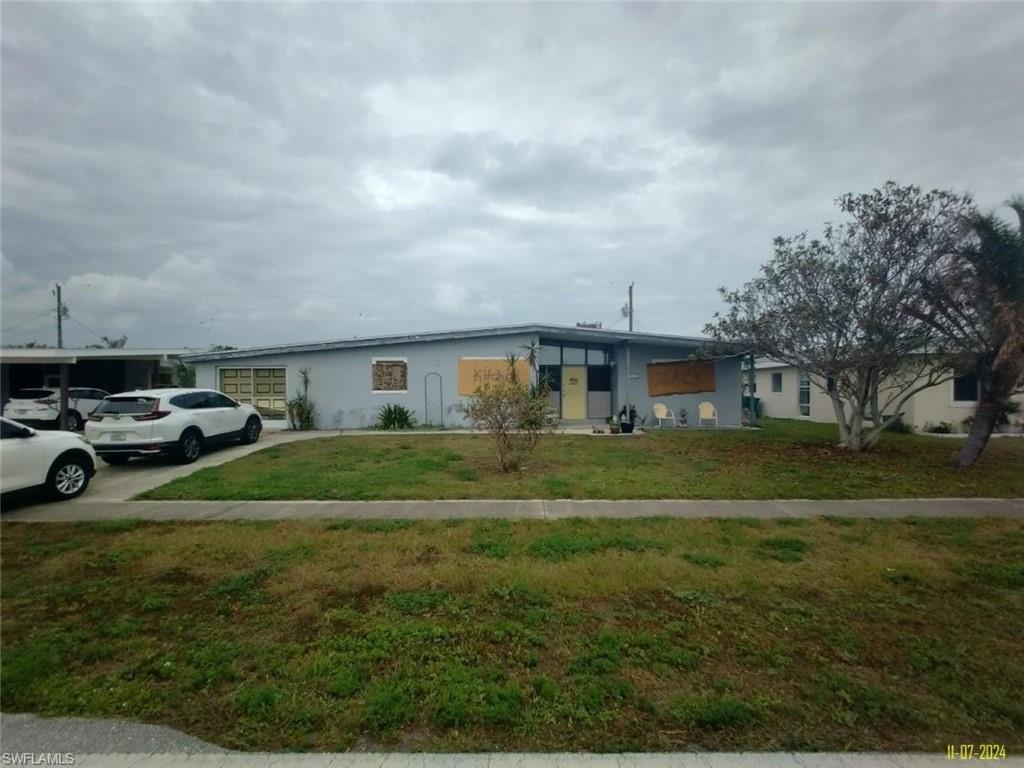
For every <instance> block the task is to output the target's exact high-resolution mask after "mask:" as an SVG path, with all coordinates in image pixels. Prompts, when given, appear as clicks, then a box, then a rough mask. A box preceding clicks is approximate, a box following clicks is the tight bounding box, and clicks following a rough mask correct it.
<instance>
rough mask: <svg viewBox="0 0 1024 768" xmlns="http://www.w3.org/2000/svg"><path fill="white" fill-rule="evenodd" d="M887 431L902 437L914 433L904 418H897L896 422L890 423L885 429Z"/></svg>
mask: <svg viewBox="0 0 1024 768" xmlns="http://www.w3.org/2000/svg"><path fill="white" fill-rule="evenodd" d="M885 431H886V432H895V433H897V434H900V435H909V434H912V433H913V431H914V428H913V427H912V426H911V425H910V424H907V423H906V422H905V421H904V420H903V417H902V416H897V417H896V419H895V420H894V421H892V422H890V423H889V424H888V425H887V426H886V427H885Z"/></svg>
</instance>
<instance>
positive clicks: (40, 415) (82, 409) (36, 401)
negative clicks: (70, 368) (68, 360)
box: [3, 387, 110, 432]
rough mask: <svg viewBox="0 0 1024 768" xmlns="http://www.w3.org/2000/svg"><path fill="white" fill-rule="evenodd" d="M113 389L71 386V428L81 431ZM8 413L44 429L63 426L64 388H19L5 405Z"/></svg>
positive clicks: (69, 399)
mask: <svg viewBox="0 0 1024 768" xmlns="http://www.w3.org/2000/svg"><path fill="white" fill-rule="evenodd" d="M109 394H110V393H109V392H105V391H104V390H102V389H96V388H95V387H69V388H68V429H69V430H71V431H72V432H81V431H82V427H84V426H85V420H86V419H87V418H89V414H90V413H92V412H93V409H94V408H96V406H97V405H99V404H100V403H102V402H103V398H105V397H107V396H108V395H109ZM3 415H4V416H6V417H7V418H8V419H14V420H15V421H17V422H20V423H21V424H25V425H27V426H30V427H38V428H40V429H57V428H58V427H59V426H60V390H59V389H56V388H54V387H35V388H32V389H19V390H18V391H17V392H15V393H14V396H13V397H11V399H10V400H8V401H7V403H6V405H4V413H3Z"/></svg>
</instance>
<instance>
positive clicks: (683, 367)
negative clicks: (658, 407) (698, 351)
mask: <svg viewBox="0 0 1024 768" xmlns="http://www.w3.org/2000/svg"><path fill="white" fill-rule="evenodd" d="M714 391H715V364H714V362H712V361H711V360H703V361H700V362H697V361H692V362H686V361H680V362H674V363H648V364H647V394H648V396H650V397H663V396H664V395H690V394H694V393H696V392H714Z"/></svg>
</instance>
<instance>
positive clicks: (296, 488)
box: [111, 419, 1024, 530]
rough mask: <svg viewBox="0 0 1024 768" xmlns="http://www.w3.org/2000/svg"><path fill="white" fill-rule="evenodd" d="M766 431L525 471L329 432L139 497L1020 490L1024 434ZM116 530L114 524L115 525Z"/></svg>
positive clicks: (828, 495) (443, 449)
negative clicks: (874, 435)
mask: <svg viewBox="0 0 1024 768" xmlns="http://www.w3.org/2000/svg"><path fill="white" fill-rule="evenodd" d="M763 425H764V429H763V430H761V431H739V430H737V431H722V432H710V431H701V432H698V431H692V432H688V431H684V430H662V431H654V432H651V433H649V434H646V435H643V436H640V437H638V438H629V439H616V438H611V437H608V436H604V437H592V436H586V435H557V436H551V437H548V438H545V439H544V440H543V441H542V442H541V445H540V447H539V448H538V450H537V453H536V454H535V455H534V456H533V457H532V458H531V459H530V461H529V462H528V464H527V466H526V467H524V469H523V471H522V472H521V473H513V474H505V473H502V472H500V471H498V469H497V468H496V467H495V463H494V449H493V445H492V442H491V440H490V438H489V437H487V436H485V435H372V436H366V435H364V436H344V435H343V436H334V437H326V438H323V439H317V440H303V441H299V442H294V443H287V444H285V445H276V446H273V447H272V448H268V449H265V450H263V451H258V452H256V453H253V454H250V455H248V456H244V457H242V458H240V459H236V460H234V461H231V462H228V463H226V464H222V465H220V466H217V467H206V468H204V469H200V470H199V471H198V472H195V473H193V474H191V475H189V476H187V477H183V478H178V479H176V480H173V481H172V482H170V483H168V484H167V485H164V486H161V487H159V488H156V489H154V490H151V491H147V492H146V493H144V494H142V496H140V498H144V499H357V500H358V499H474V498H476V499H509V498H533V499H558V498H567V499H652V498H653V499H660V498H665V499H686V498H694V499H715V498H719V499H771V498H805V499H840V498H842V499H858V498H878V497H887V498H893V497H970V496H999V497H1019V496H1024V473H1021V472H1020V471H1019V470H1018V468H1019V467H1020V466H1022V465H1024V440H993V441H992V442H991V443H990V444H989V445H988V447H987V448H986V449H985V454H984V456H983V457H982V459H981V461H980V462H979V463H978V464H977V465H976V466H974V467H972V468H971V469H970V470H966V471H955V470H953V469H952V468H951V467H950V459H951V458H952V456H953V455H954V454H955V452H956V451H957V449H958V446H959V444H958V443H956V442H951V441H949V440H943V439H939V438H934V437H925V436H920V435H900V434H889V433H887V434H885V435H884V436H883V438H882V441H881V443H880V444H879V446H878V447H877V448H876V450H874V451H872V452H871V453H867V454H851V453H849V452H848V451H844V450H841V449H840V448H837V447H836V445H835V441H836V435H835V428H834V427H831V426H830V425H828V424H813V423H808V422H801V421H789V420H775V419H765V420H764V422H763ZM111 530H118V528H117V526H116V525H114V526H113V527H112V528H111Z"/></svg>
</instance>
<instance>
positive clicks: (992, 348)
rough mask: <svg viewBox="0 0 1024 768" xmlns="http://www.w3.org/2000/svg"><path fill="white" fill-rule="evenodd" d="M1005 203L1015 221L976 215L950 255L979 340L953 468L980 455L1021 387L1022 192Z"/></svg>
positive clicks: (1023, 309) (1023, 367) (1023, 296)
mask: <svg viewBox="0 0 1024 768" xmlns="http://www.w3.org/2000/svg"><path fill="white" fill-rule="evenodd" d="M1007 205H1009V206H1010V207H1011V208H1013V210H1014V212H1015V213H1016V214H1017V218H1018V226H1017V227H1013V226H1011V225H1010V224H1007V223H1006V222H1005V221H1003V220H1002V219H1000V218H998V217H997V216H995V215H993V214H984V215H982V214H978V215H976V216H975V217H974V218H973V219H972V221H971V222H970V237H969V238H968V243H967V245H966V247H964V248H963V249H962V250H961V251H960V252H959V253H958V254H956V257H955V260H954V261H955V262H957V266H958V267H959V269H957V276H958V277H957V279H956V280H955V281H954V282H955V283H956V284H957V285H956V288H957V290H956V293H958V294H959V295H960V301H961V302H965V303H964V304H962V306H963V308H964V309H967V308H973V312H972V314H973V316H974V317H973V320H974V323H972V324H971V325H973V326H974V328H973V334H971V335H973V336H974V337H975V339H976V340H978V341H981V342H983V343H981V344H978V345H975V346H974V347H973V348H974V349H976V350H977V353H976V355H975V357H974V363H975V370H976V371H977V376H978V407H977V410H976V411H975V414H974V422H973V424H972V425H971V431H970V433H969V434H968V436H967V441H966V443H965V444H964V446H963V448H962V449H961V451H960V453H959V454H958V455H957V457H956V458H955V459H954V460H953V464H954V466H956V467H969V466H971V465H972V464H973V463H974V462H975V461H977V460H978V457H979V456H980V455H981V453H982V451H984V450H985V446H986V445H987V444H988V440H989V438H990V437H991V435H992V431H993V429H994V428H995V426H996V424H997V422H998V419H999V415H1000V413H1001V411H1002V409H1003V408H1004V406H1005V403H1006V402H1007V401H1008V400H1009V399H1010V397H1011V396H1012V395H1013V394H1014V393H1015V392H1016V391H1018V390H1020V389H1021V388H1024V197H1020V196H1018V197H1015V198H1013V199H1012V200H1010V201H1009V202H1007ZM972 305H973V307H972ZM963 327H965V328H966V327H968V326H963ZM960 335H961V336H963V335H966V334H964V333H961V334H960ZM967 348H968V349H970V347H967Z"/></svg>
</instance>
